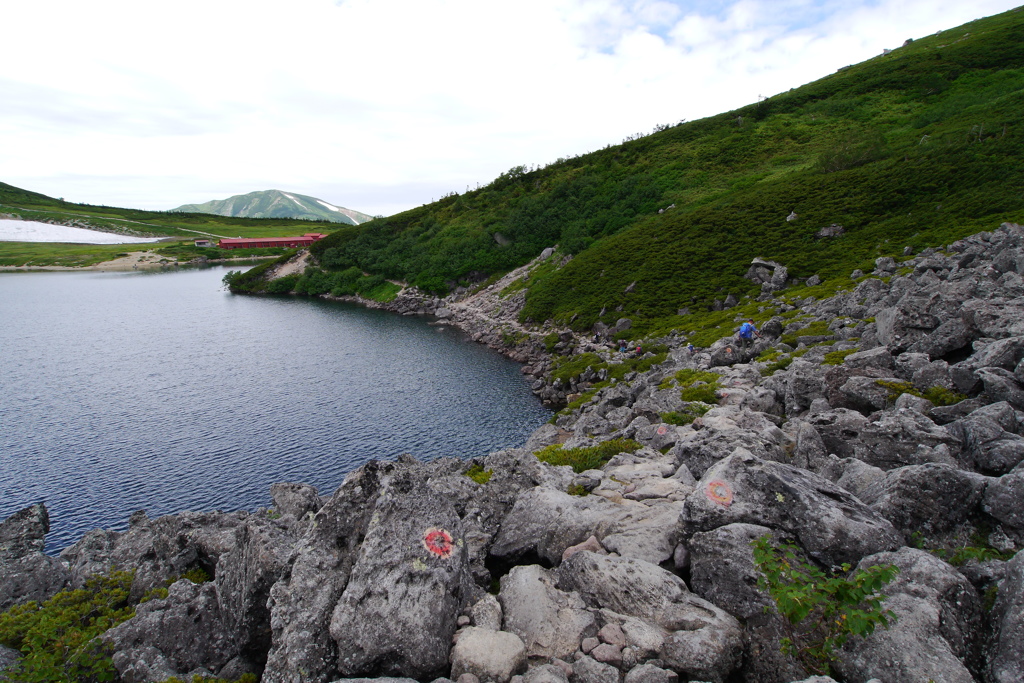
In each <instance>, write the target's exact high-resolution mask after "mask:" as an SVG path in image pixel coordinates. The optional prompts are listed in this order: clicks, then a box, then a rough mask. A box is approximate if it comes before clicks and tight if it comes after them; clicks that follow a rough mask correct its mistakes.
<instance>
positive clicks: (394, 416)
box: [0, 268, 550, 551]
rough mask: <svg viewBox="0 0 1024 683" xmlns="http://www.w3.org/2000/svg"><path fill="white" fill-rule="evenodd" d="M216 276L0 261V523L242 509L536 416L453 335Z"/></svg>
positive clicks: (475, 440)
mask: <svg viewBox="0 0 1024 683" xmlns="http://www.w3.org/2000/svg"><path fill="white" fill-rule="evenodd" d="M224 273H225V270H224V269H219V268H216V269H207V270H189V271H182V272H173V273H123V274H121V273H116V274H115V273H0V519H2V518H5V517H6V516H8V515H10V514H12V513H14V512H16V511H17V510H20V509H21V508H23V507H25V506H27V505H30V504H32V503H35V502H37V501H45V502H46V504H47V506H48V508H49V510H50V519H51V526H52V531H51V534H50V536H49V537H48V544H47V548H48V550H50V551H54V550H58V549H61V548H63V547H65V546H67V545H69V544H71V543H73V542H74V541H76V540H77V539H78V538H79V537H80V536H81V535H82V533H83V532H85V531H87V530H89V529H92V528H97V527H104V528H111V527H112V528H123V527H124V525H125V523H126V519H127V517H128V515H129V514H130V513H131V512H132V511H134V510H138V509H145V510H146V511H147V512H148V513H149V515H150V516H155V515H160V514H168V513H174V512H179V511H182V510H213V509H220V510H238V509H249V510H252V509H255V508H257V507H261V506H269V505H270V503H271V501H270V495H269V487H270V484H272V483H274V482H278V481H301V482H306V483H309V484H313V485H314V486H316V487H318V488H319V489H320V491H321V493H322V494H329V493H331V492H333V490H334V489H335V488H336V487H337V486H338V485H339V484H340V483H341V481H342V479H343V478H344V476H345V474H346V473H348V472H350V471H351V470H353V469H354V468H356V467H358V466H359V465H360V464H361V463H363V462H366V461H367V460H370V459H373V458H382V459H392V458H394V457H395V456H397V455H399V454H402V453H411V454H412V455H414V456H416V457H417V458H420V459H423V460H429V459H433V458H437V457H441V456H456V457H460V458H468V457H473V456H479V455H485V454H486V453H488V452H490V451H493V450H497V449H500V448H504V447H509V446H515V445H521V444H522V443H523V441H525V439H526V437H527V436H529V434H530V433H531V432H532V431H533V430H534V429H536V428H537V427H538V426H540V425H541V424H542V423H543V422H544V421H545V420H546V419H548V417H549V416H550V412H549V411H548V410H547V409H545V408H544V407H543V406H541V405H540V403H539V402H538V401H537V400H536V399H535V398H534V397H533V395H532V394H531V393H530V390H529V387H528V385H527V384H526V382H525V380H524V379H523V378H522V375H521V374H520V373H519V367H518V365H516V364H515V363H513V362H511V361H509V360H507V359H505V358H503V357H501V356H499V355H497V354H495V353H494V352H491V351H488V350H487V349H485V348H483V347H481V346H480V345H477V344H474V343H472V342H470V341H468V340H467V339H466V338H465V337H464V336H463V335H461V334H460V333H458V332H456V331H454V330H450V329H447V328H443V327H434V326H430V325H427V323H426V321H425V320H424V319H421V318H415V317H401V316H396V315H394V314H390V313H384V312H379V311H370V310H366V309H364V308H361V307H358V306H354V305H348V304H340V303H329V302H322V301H312V300H309V299H291V298H257V297H246V296H235V295H232V294H229V293H228V292H226V291H224V289H223V287H222V285H221V278H222V277H223V275H224Z"/></svg>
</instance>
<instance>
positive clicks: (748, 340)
mask: <svg viewBox="0 0 1024 683" xmlns="http://www.w3.org/2000/svg"><path fill="white" fill-rule="evenodd" d="M754 335H757V336H758V337H760V336H761V333H760V332H758V331H757V328H756V327H754V321H753V319H750V320H747V322H745V323H743V324H742V325H740V332H739V338H740V339H739V341H740V344H739V345H740V346H742V347H743V348H747V347H748V346H750V345H751V344H753V343H754Z"/></svg>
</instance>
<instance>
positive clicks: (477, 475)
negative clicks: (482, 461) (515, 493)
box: [466, 465, 494, 485]
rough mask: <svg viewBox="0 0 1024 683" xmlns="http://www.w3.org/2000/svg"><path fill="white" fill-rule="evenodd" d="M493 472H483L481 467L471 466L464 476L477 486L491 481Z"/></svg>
mask: <svg viewBox="0 0 1024 683" xmlns="http://www.w3.org/2000/svg"><path fill="white" fill-rule="evenodd" d="M493 474H494V470H485V469H484V468H483V466H482V465H473V466H472V467H470V468H469V469H468V470H466V476H467V477H469V478H470V479H472V480H473V481H475V482H476V483H478V484H481V485H483V484H486V483H487V482H489V481H490V480H491V475H493Z"/></svg>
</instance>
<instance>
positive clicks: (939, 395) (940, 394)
mask: <svg viewBox="0 0 1024 683" xmlns="http://www.w3.org/2000/svg"><path fill="white" fill-rule="evenodd" d="M875 384H877V385H878V386H880V387H884V388H886V389H888V390H889V395H888V397H887V398H888V400H889V401H895V400H896V399H898V398H899V397H900V394H910V395H911V396H917V397H918V398H923V399H927V400H929V401H931V402H932V405H934V406H952V405H956V404H957V403H959V402H960V401H963V400H964V399H966V398H967V396H966V395H965V394H960V393H957V392H955V391H951V390H950V389H946V388H945V387H937V386H936V387H928V388H927V389H925V390H924V391H921V390H919V389H918V388H917V387H915V386H914V385H913V384H911V383H910V382H890V381H887V380H881V379H880V380H878V381H876V382H875Z"/></svg>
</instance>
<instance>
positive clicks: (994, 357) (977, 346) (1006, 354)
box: [967, 337, 1024, 372]
mask: <svg viewBox="0 0 1024 683" xmlns="http://www.w3.org/2000/svg"><path fill="white" fill-rule="evenodd" d="M1021 360H1024V337H1007V338H1005V339H998V340H996V341H993V342H989V343H985V344H983V343H981V341H976V342H974V354H972V355H971V357H970V358H969V359H968V361H967V362H968V363H969V364H970V365H971V366H972V367H974V368H976V369H980V368H1003V369H1004V370H1010V371H1011V372H1012V371H1013V370H1014V369H1016V367H1017V365H1018V364H1019V363H1020V362H1021Z"/></svg>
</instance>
